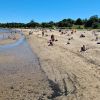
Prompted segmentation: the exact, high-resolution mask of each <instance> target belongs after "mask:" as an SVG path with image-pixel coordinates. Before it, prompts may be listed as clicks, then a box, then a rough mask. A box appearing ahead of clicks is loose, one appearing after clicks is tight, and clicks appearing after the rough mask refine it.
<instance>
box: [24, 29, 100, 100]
mask: <svg viewBox="0 0 100 100" xmlns="http://www.w3.org/2000/svg"><path fill="white" fill-rule="evenodd" d="M23 31H24V33H25V34H26V36H27V35H28V32H29V30H23ZM41 33H42V32H41V31H37V32H33V35H32V36H29V37H28V39H27V41H28V43H29V44H30V46H31V48H32V49H33V51H34V52H35V53H36V54H37V55H38V57H39V61H40V63H41V66H42V69H43V71H44V72H45V73H46V75H47V76H48V78H49V79H50V80H52V81H53V82H54V83H55V84H56V85H57V86H58V87H59V91H58V92H59V93H58V94H57V95H56V98H55V100H99V99H100V95H99V93H100V59H99V58H100V45H99V44H97V41H95V37H94V36H93V34H92V30H91V31H88V30H81V31H80V30H79V31H77V32H76V33H74V34H73V35H70V36H67V35H66V34H65V35H61V34H60V33H59V32H58V31H55V30H54V31H52V32H50V31H48V32H47V33H45V34H46V36H44V37H42V35H41ZM68 33H70V31H69V32H68ZM68 33H67V34H68ZM82 33H83V34H84V35H85V38H80V35H81V34H82ZM51 34H54V35H55V38H56V39H57V40H58V41H57V42H55V43H54V46H48V40H49V39H50V35H51ZM97 34H99V35H100V33H99V32H97ZM69 37H73V39H72V40H71V41H70V44H67V41H68V38H69ZM82 45H86V47H87V50H86V51H85V52H80V48H81V46H82Z"/></svg>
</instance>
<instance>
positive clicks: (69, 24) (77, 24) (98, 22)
mask: <svg viewBox="0 0 100 100" xmlns="http://www.w3.org/2000/svg"><path fill="white" fill-rule="evenodd" d="M0 27H3V28H38V27H40V28H70V29H72V28H77V29H83V28H92V29H99V28H100V18H99V17H98V16H97V15H94V16H91V17H90V18H89V19H81V18H78V19H77V20H73V19H71V18H68V19H63V20H62V21H59V22H53V21H50V22H43V23H38V22H35V21H33V20H32V21H30V22H29V23H26V24H25V23H0Z"/></svg>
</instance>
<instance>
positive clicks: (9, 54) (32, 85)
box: [0, 40, 52, 100]
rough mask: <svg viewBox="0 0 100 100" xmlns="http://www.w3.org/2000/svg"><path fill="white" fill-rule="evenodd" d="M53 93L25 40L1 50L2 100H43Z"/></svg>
mask: <svg viewBox="0 0 100 100" xmlns="http://www.w3.org/2000/svg"><path fill="white" fill-rule="evenodd" d="M51 93H52V91H51V88H50V87H49V82H48V78H47V76H46V75H45V73H44V72H43V70H42V69H41V66H40V64H39V61H38V58H37V56H36V54H35V53H34V52H33V51H32V50H31V48H30V46H29V45H28V43H27V42H26V41H25V40H23V42H22V43H20V44H19V45H17V46H13V47H11V48H7V49H0V100H42V98H45V99H47V98H48V97H50V95H51Z"/></svg>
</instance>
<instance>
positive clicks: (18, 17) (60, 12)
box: [0, 0, 100, 23]
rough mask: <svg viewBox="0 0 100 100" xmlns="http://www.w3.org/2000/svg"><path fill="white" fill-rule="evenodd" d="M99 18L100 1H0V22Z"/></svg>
mask: <svg viewBox="0 0 100 100" xmlns="http://www.w3.org/2000/svg"><path fill="white" fill-rule="evenodd" d="M92 15H98V16H100V0H0V22H1V23H5V22H22V23H27V22H30V21H31V20H34V21H36V22H49V21H54V22H57V21H60V20H62V19H66V18H72V19H77V18H82V19H85V18H89V17H91V16H92Z"/></svg>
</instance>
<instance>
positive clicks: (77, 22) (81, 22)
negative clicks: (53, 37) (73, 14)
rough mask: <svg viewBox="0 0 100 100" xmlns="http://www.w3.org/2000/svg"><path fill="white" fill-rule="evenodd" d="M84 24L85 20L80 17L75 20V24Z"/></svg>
mask: <svg viewBox="0 0 100 100" xmlns="http://www.w3.org/2000/svg"><path fill="white" fill-rule="evenodd" d="M82 24H83V21H82V19H81V18H78V19H77V20H76V22H75V25H82Z"/></svg>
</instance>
